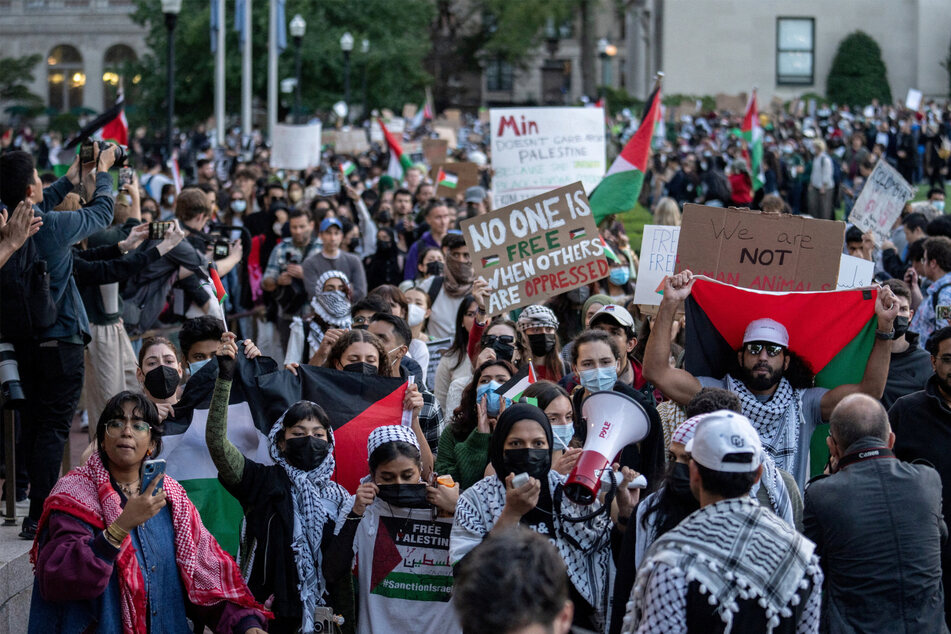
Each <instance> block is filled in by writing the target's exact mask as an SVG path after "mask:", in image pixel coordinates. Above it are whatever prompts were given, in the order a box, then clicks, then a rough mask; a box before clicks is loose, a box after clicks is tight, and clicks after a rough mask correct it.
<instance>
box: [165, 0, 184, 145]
mask: <svg viewBox="0 0 951 634" xmlns="http://www.w3.org/2000/svg"><path fill="white" fill-rule="evenodd" d="M181 10H182V0H162V13H164V14H165V28H166V29H167V30H168V57H167V60H166V64H165V66H166V71H167V81H168V86H166V92H165V99H166V101H167V102H168V111H167V114H166V120H165V140H166V143H167V147H166V153H167V154H168V156H167V157H166V158H168V159H171V158H172V148H173V143H172V122H173V119H174V118H175V23H176V22H177V21H178V14H179V12H180V11H181Z"/></svg>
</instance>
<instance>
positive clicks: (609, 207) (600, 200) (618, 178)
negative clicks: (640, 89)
mask: <svg viewBox="0 0 951 634" xmlns="http://www.w3.org/2000/svg"><path fill="white" fill-rule="evenodd" d="M659 118H660V85H659V84H658V85H657V87H656V88H655V89H654V92H652V93H651V95H650V97H648V98H647V103H646V104H645V105H644V116H643V117H641V124H640V126H638V128H637V132H635V133H634V136H632V137H631V139H630V140H629V141H628V142H627V145H625V146H624V149H623V150H621V153H620V154H619V155H618V157H617V158H616V159H614V163H612V164H611V168H610V169H609V170H608V173H607V174H605V176H604V179H603V180H602V181H601V182H600V183H598V186H597V187H596V188H595V190H594V191H593V192H591V196H589V197H588V198H589V201H590V203H591V211H592V212H593V213H594V221H595V223H600V222H601V221H602V220H604V218H605V217H606V216H609V215H611V214H623V213H624V212H627V211H630V210H632V209H634V206H635V205H636V204H637V197H638V195H640V193H641V184H642V183H643V182H644V172H646V171H647V161H648V159H649V158H650V153H651V139H652V138H653V136H654V127H655V126H656V125H657V121H658V119H659Z"/></svg>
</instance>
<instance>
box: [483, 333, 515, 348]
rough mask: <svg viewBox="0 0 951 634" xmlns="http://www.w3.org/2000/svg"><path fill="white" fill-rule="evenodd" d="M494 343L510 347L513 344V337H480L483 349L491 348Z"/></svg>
mask: <svg viewBox="0 0 951 634" xmlns="http://www.w3.org/2000/svg"><path fill="white" fill-rule="evenodd" d="M496 342H499V343H502V344H507V345H510V346H511V345H513V344H514V343H515V337H513V336H512V335H486V336H484V337H482V347H483V348H491V347H492V346H494V345H495V343H496Z"/></svg>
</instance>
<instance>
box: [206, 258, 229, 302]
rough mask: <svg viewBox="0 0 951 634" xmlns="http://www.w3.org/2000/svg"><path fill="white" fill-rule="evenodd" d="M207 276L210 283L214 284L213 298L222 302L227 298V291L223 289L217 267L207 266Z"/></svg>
mask: <svg viewBox="0 0 951 634" xmlns="http://www.w3.org/2000/svg"><path fill="white" fill-rule="evenodd" d="M208 276H209V277H210V278H211V283H212V284H214V286H215V299H217V300H218V303H219V304H223V303H224V301H225V300H226V299H228V291H226V290H225V286H224V284H222V283H221V277H220V276H219V275H218V269H216V268H215V267H213V266H211V267H208Z"/></svg>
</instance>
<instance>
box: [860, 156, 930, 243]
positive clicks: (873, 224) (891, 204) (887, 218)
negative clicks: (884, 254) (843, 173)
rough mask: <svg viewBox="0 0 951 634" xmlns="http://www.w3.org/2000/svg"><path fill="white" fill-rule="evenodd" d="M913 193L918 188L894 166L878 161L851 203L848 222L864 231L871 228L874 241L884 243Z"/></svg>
mask: <svg viewBox="0 0 951 634" xmlns="http://www.w3.org/2000/svg"><path fill="white" fill-rule="evenodd" d="M914 195H915V188H914V187H912V186H911V185H909V184H908V181H906V180H905V179H904V178H902V177H901V174H899V173H898V172H897V171H896V170H895V168H894V167H892V166H891V165H889V164H888V163H887V162H885V161H879V162H878V163H876V164H875V169H874V170H872V173H871V174H869V177H868V180H867V181H866V182H865V187H863V188H862V193H860V194H859V197H858V200H856V201H855V206H853V207H852V213H851V214H850V215H849V222H851V223H852V224H854V225H855V226H856V227H858V228H859V229H861V230H862V232H863V233H864V232H866V231H871V232H872V235H873V236H874V238H875V244H878V245H881V244H882V243H883V242H884V241H885V240H887V239H888V237H889V236H890V235H891V232H892V225H894V224H895V221H896V220H898V216H899V215H900V214H901V210H902V207H904V206H905V201H907V200H909V199H910V198H911V197H912V196H914Z"/></svg>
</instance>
